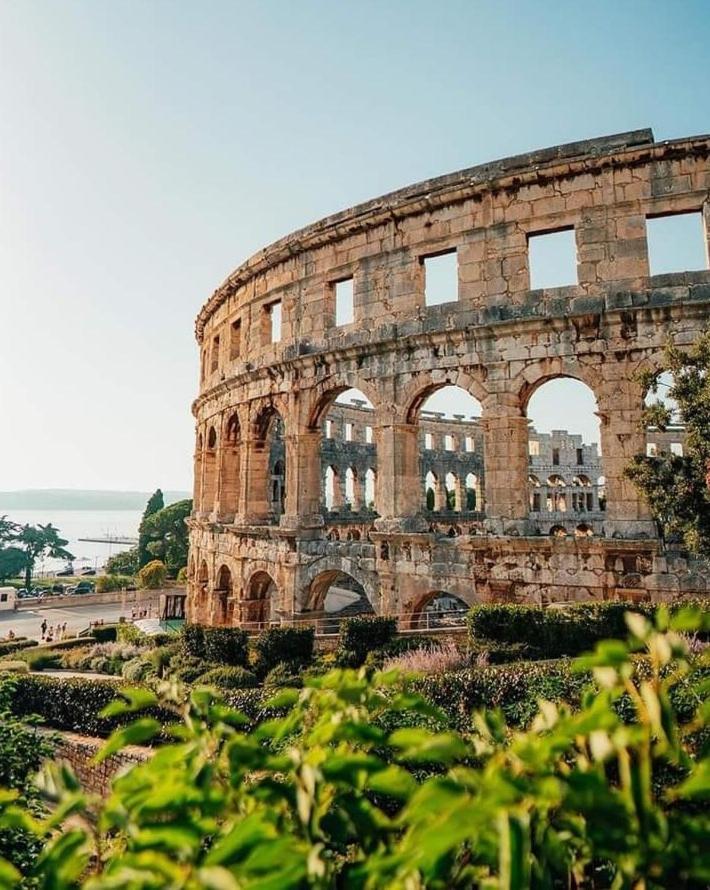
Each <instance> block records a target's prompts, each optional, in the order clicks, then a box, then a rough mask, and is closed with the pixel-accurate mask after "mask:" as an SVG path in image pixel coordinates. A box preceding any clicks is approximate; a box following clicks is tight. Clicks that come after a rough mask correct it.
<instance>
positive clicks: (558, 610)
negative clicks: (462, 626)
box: [468, 602, 656, 658]
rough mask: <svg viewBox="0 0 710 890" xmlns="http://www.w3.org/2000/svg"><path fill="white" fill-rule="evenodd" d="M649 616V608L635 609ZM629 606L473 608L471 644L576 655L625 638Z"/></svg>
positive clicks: (531, 653)
mask: <svg viewBox="0 0 710 890" xmlns="http://www.w3.org/2000/svg"><path fill="white" fill-rule="evenodd" d="M633 608H634V611H636V612H639V613H641V614H645V615H648V616H651V615H653V613H654V612H655V610H656V607H655V606H652V605H646V604H644V605H639V606H636V605H635V606H634V607H633ZM628 610H629V604H628V603H622V602H619V603H580V604H575V603H571V604H569V605H565V606H560V607H554V608H551V607H548V608H542V607H541V606H519V605H511V604H489V605H481V606H474V607H473V608H472V609H471V611H470V612H469V617H468V627H469V635H470V638H471V641H472V642H478V641H484V640H485V641H495V642H497V643H520V644H524V645H526V646H528V647H529V650H528V654H529V656H530V657H538V658H559V657H561V656H563V655H568V656H573V655H579V654H580V653H582V652H584V651H586V650H587V649H590V648H593V647H594V645H595V644H596V643H597V642H599V641H600V640H604V639H625V638H626V634H627V628H626V624H625V621H624V614H625V613H626V612H628Z"/></svg>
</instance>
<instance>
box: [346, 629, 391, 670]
mask: <svg viewBox="0 0 710 890" xmlns="http://www.w3.org/2000/svg"><path fill="white" fill-rule="evenodd" d="M396 633H397V619H396V618H386V617H372V618H369V617H368V618H347V619H346V620H345V621H343V622H342V624H341V625H340V641H339V643H338V650H339V653H340V656H341V659H342V660H343V661H345V662H349V663H350V664H352V665H353V666H358V665H361V664H362V663H363V662H364V661H365V659H366V658H367V655H368V653H369V652H372V650H373V649H379V648H381V647H382V646H386V645H387V644H388V643H389V642H390V641H391V640H392V638H393V637H394V635H395V634H396Z"/></svg>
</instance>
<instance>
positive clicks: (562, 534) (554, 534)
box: [550, 525, 567, 538]
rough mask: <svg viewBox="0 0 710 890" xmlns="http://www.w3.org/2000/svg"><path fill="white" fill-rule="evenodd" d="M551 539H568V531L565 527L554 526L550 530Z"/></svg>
mask: <svg viewBox="0 0 710 890" xmlns="http://www.w3.org/2000/svg"><path fill="white" fill-rule="evenodd" d="M550 537H551V538H566V537H567V529H566V528H565V527H564V525H553V526H552V528H551V529H550Z"/></svg>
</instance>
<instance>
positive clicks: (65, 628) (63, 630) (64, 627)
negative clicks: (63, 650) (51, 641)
mask: <svg viewBox="0 0 710 890" xmlns="http://www.w3.org/2000/svg"><path fill="white" fill-rule="evenodd" d="M66 635H67V623H66V621H65V622H64V624H63V625H62V639H64V638H65V637H66Z"/></svg>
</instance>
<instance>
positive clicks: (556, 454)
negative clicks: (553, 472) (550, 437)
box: [552, 448, 560, 467]
mask: <svg viewBox="0 0 710 890" xmlns="http://www.w3.org/2000/svg"><path fill="white" fill-rule="evenodd" d="M559 465H560V449H559V448H553V449H552V466H553V467H559Z"/></svg>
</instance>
